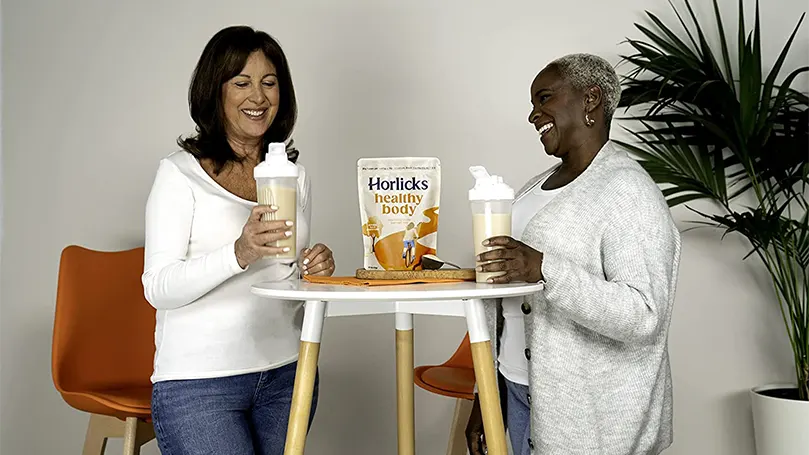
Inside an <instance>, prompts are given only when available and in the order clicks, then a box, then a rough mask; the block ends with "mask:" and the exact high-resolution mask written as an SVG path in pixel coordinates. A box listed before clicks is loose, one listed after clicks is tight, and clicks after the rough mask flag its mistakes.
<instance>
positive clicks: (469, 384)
mask: <svg viewBox="0 0 809 455" xmlns="http://www.w3.org/2000/svg"><path fill="white" fill-rule="evenodd" d="M414 373H415V374H414V376H415V383H416V385H417V386H419V387H421V388H422V389H424V390H426V391H428V392H432V393H436V394H438V395H443V396H446V397H453V398H455V399H456V401H455V415H454V416H453V418H452V426H451V427H450V436H449V444H448V446H447V455H466V453H467V450H466V435H465V430H466V423H467V422H468V421H469V415H470V414H471V413H472V403H473V400H474V399H475V394H474V391H475V367H474V364H473V363H472V348H471V347H470V346H469V333H467V334H466V336H464V338H463V341H461V345H460V346H458V349H457V350H455V353H454V354H452V357H450V359H449V360H447V361H446V362H444V363H443V364H441V365H424V366H420V367H417V368H416V369H415V371H414Z"/></svg>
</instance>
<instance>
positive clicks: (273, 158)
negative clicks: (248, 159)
mask: <svg viewBox="0 0 809 455" xmlns="http://www.w3.org/2000/svg"><path fill="white" fill-rule="evenodd" d="M273 177H296V178H297V177H298V166H296V165H295V163H293V162H291V161H289V157H288V156H287V146H286V144H284V143H283V142H273V143H271V144H270V146H269V150H268V151H267V157H266V158H265V159H264V161H262V162H261V163H259V164H258V165H257V166H256V167H255V168H253V178H256V179H260V178H273Z"/></svg>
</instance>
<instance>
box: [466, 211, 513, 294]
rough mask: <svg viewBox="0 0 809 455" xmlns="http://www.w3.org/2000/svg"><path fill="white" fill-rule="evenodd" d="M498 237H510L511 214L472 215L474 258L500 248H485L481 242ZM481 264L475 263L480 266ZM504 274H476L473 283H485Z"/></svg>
mask: <svg viewBox="0 0 809 455" xmlns="http://www.w3.org/2000/svg"><path fill="white" fill-rule="evenodd" d="M500 235H507V236H510V235H511V213H475V214H473V215H472V238H473V239H474V242H475V257H477V255H478V254H480V253H483V252H484V251H490V250H494V249H497V248H501V247H485V246H483V241H484V240H486V239H488V238H491V237H495V236H500ZM481 264H483V263H482V262H477V261H476V262H475V266H480V265H481ZM504 274H505V272H477V273H476V274H475V281H477V282H478V283H485V282H486V280H488V279H489V278H492V277H496V276H500V275H504Z"/></svg>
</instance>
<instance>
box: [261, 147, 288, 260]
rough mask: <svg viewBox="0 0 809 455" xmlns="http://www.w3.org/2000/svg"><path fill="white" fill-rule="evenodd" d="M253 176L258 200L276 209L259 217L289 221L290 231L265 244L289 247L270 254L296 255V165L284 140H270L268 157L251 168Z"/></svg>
mask: <svg viewBox="0 0 809 455" xmlns="http://www.w3.org/2000/svg"><path fill="white" fill-rule="evenodd" d="M253 177H255V179H256V192H257V193H258V203H259V204H261V205H274V206H276V207H278V210H277V211H276V212H274V213H266V214H264V215H263V216H262V218H261V220H262V221H272V220H284V221H287V220H289V221H292V223H293V224H292V227H290V228H288V230H290V231H292V235H291V236H289V237H287V238H285V239H282V240H278V241H276V242H272V243H270V244H268V245H267V246H273V247H278V248H285V247H286V248H289V251H287V252H286V253H280V254H278V255H275V256H272V257H274V258H282V259H296V258H297V257H298V252H297V251H296V249H297V248H296V238H297V232H298V223H297V213H298V166H296V165H295V163H293V162H291V161H289V159H288V157H287V152H286V144H284V143H283V142H277V143H271V144H270V146H269V150H268V152H267V157H266V158H265V160H264V161H263V162H261V163H259V164H258V165H257V166H256V167H255V168H254V169H253Z"/></svg>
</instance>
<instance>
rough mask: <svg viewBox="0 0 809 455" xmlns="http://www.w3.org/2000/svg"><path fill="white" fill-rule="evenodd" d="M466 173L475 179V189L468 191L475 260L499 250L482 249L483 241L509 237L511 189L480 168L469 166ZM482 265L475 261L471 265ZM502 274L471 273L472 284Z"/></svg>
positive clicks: (495, 176) (501, 273)
mask: <svg viewBox="0 0 809 455" xmlns="http://www.w3.org/2000/svg"><path fill="white" fill-rule="evenodd" d="M469 172H471V173H472V176H473V177H475V186H474V188H472V189H471V190H469V202H470V205H471V207H472V237H473V240H474V243H475V257H477V255H479V254H481V253H483V252H484V251H490V250H493V249H496V248H501V247H485V246H483V241H484V240H486V239H488V238H491V237H497V236H503V235H505V236H511V204H512V201H513V200H514V189H513V188H511V187H510V186H508V185H507V184H506V183H505V182H503V178H502V177H500V176H498V175H489V173H488V172H487V171H486V168H484V167H483V166H472V167H470V168H469ZM480 265H482V263H480V262H477V261H475V266H476V267H477V266H480ZM504 274H505V272H475V281H477V282H478V283H486V282H487V280H488V279H489V278H492V277H496V276H500V275H504Z"/></svg>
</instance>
